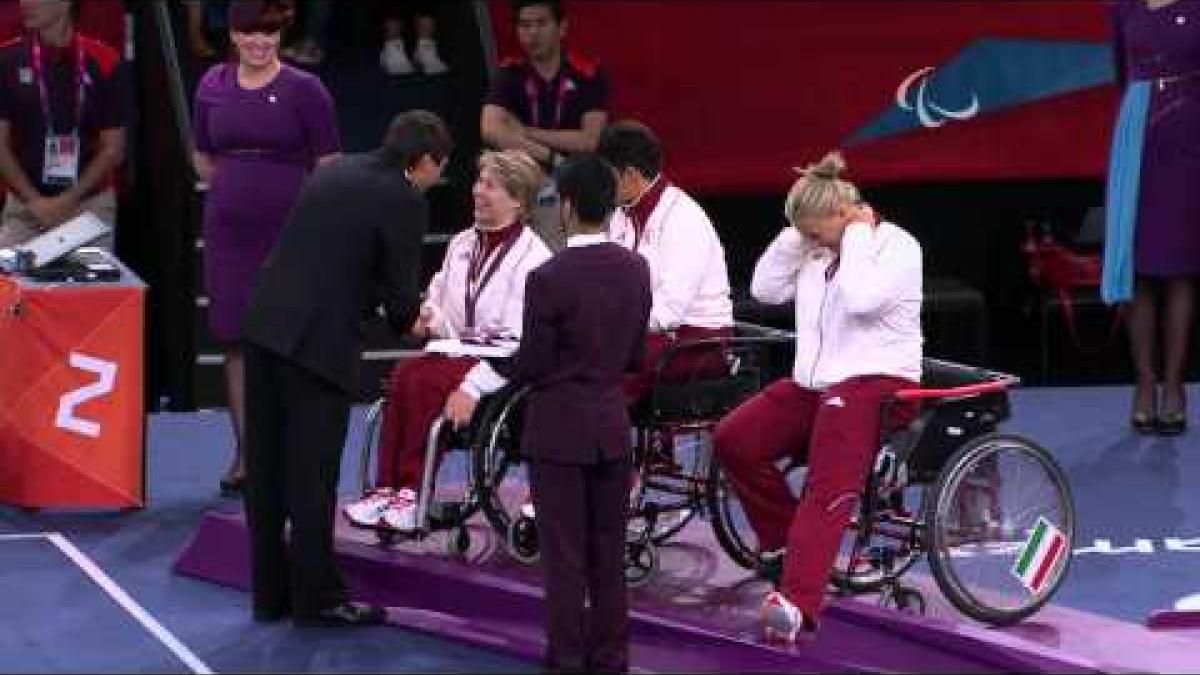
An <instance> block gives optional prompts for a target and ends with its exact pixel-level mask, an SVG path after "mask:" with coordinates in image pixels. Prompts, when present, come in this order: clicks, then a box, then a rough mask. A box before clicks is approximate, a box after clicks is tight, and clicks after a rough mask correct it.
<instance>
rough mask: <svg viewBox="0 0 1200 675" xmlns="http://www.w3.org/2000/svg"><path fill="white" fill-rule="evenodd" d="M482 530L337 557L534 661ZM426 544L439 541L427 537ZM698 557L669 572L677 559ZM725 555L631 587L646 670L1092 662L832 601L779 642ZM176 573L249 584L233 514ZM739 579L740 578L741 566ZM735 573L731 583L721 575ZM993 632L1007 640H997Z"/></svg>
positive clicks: (352, 574)
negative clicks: (449, 546)
mask: <svg viewBox="0 0 1200 675" xmlns="http://www.w3.org/2000/svg"><path fill="white" fill-rule="evenodd" d="M472 533H473V535H474V539H475V541H476V542H480V541H485V542H487V544H486V545H485V546H484V547H483V550H478V548H479V547H478V546H476V547H473V550H472V551H471V552H469V553H468V560H463V561H460V560H456V559H452V558H450V557H446V556H443V555H441V554H440V553H433V552H430V550H429V549H430V547H429V546H421V545H412V546H410V545H406V546H405V547H404V549H403V550H399V549H385V548H382V547H380V546H378V545H376V544H374V542H373V538H372V537H371V536H370V535H369V533H363V532H361V531H358V530H354V529H353V528H349V527H340V528H339V530H338V533H337V553H338V557H339V564H340V565H341V566H342V569H343V571H344V573H345V577H346V581H347V583H348V584H349V586H350V589H351V593H352V595H353V596H354V597H355V598H356V599H359V600H365V601H372V602H377V603H380V604H383V605H387V606H389V607H390V608H392V609H391V610H390V613H389V616H390V619H391V621H392V622H393V623H395V624H396V625H399V626H402V627H405V628H409V629H414V630H419V631H423V632H427V633H431V634H434V635H439V636H442V637H447V638H451V639H456V640H462V641H465V642H469V643H471V644H474V645H478V646H482V647H485V648H492V649H496V650H498V651H501V652H504V653H508V654H511V655H513V656H517V657H519V658H525V659H529V660H535V661H536V660H538V659H540V657H541V654H542V650H543V648H544V644H545V643H544V635H543V632H542V625H541V605H542V602H541V598H542V591H541V587H540V584H539V579H538V575H537V570H535V569H532V568H527V567H522V566H520V565H518V564H516V563H513V562H511V561H510V560H509V559H508V558H507V557H506V556H505V555H504V553H503V552H500V551H497V550H496V549H495V547H494V545H493V542H492V541H491V538H490V536H489V533H488V532H487V531H486V530H484V529H475V530H473V531H472ZM429 541H430V542H440V541H441V540H440V538H439V537H438V536H435V537H434V538H431V540H429ZM687 558H690V559H692V563H691V564H689V565H687V566H686V570H685V571H684V572H682V573H673V572H674V571H675V569H676V568H675V565H676V564H677V563H678V562H679V561H680V560H682V559H687ZM724 560H725V557H724V556H723V554H721V553H720V552H719V551H714V550H712V549H711V548H706V547H704V546H700V545H696V544H692V543H688V542H686V541H685V542H683V543H681V544H680V545H678V546H673V547H668V548H667V549H664V553H663V565H664V570H663V571H662V572H660V578H656V580H655V582H654V583H652V584H650V585H649V586H648V587H647V588H644V589H641V590H639V591H637V592H635V593H634V594H633V597H632V600H633V608H634V612H633V616H632V622H631V640H632V658H633V664H634V666H635V667H636V668H638V669H640V670H648V671H673V672H679V671H693V672H695V671H705V672H711V671H719V670H726V671H735V672H747V671H754V672H798V671H803V672H808V671H825V672H828V671H839V672H884V671H906V672H918V671H919V672H1013V671H1020V672H1058V673H1064V672H1068V673H1070V672H1097V671H1098V670H1099V668H1098V667H1096V666H1095V665H1094V664H1093V663H1092V662H1090V661H1088V660H1087V659H1083V658H1079V657H1076V656H1071V655H1068V654H1066V653H1062V652H1059V651H1056V650H1052V649H1049V648H1046V647H1044V646H1041V645H1037V644H1035V643H1032V642H1026V641H1023V640H1018V639H1015V638H1011V637H1008V638H1007V639H1005V636H997V635H996V634H994V633H991V632H989V631H984V630H981V629H973V628H970V627H967V626H964V625H961V624H955V623H953V622H951V621H946V620H942V619H936V618H935V619H921V618H917V617H908V616H903V615H901V614H899V613H896V612H891V611H885V610H882V609H879V608H877V607H874V606H871V605H868V604H865V603H860V602H854V601H836V602H835V603H834V604H833V605H832V606H831V607H830V610H829V612H828V613H827V615H826V620H825V621H824V623H823V625H822V631H821V633H820V635H819V636H817V638H816V640H815V641H814V642H812V643H810V644H807V645H804V646H799V647H795V648H790V649H781V648H777V647H772V646H768V645H764V644H761V643H760V642H759V641H758V640H757V634H758V623H757V612H756V609H757V605H758V601H759V600H760V599H761V597H762V591H763V588H762V585H761V584H758V583H755V582H746V581H745V580H737V575H736V573H735V572H733V571H732V570H730V568H729V565H728V564H727V563H725V562H724ZM175 571H176V572H177V573H179V574H184V575H188V576H192V577H197V578H200V579H204V580H207V581H211V582H214V583H218V584H222V585H226V586H230V587H233V588H239V589H243V590H245V589H247V588H248V584H249V556H248V549H247V537H246V532H245V525H244V522H243V520H242V518H241V516H240V514H232V513H210V514H208V515H207V516H206V517H205V518H204V520H203V521H202V523H201V525H200V528H199V530H198V531H197V533H196V536H195V537H194V538H193V540H192V541H191V543H190V544H189V545H188V546H187V548H186V549H185V550H184V551H183V553H182V554H181V556H180V557H179V559H178V561H177V562H176V565H175ZM743 576H744V575H743ZM727 580H733V582H732V583H725V582H726V581H727ZM997 637H999V638H1001V639H997Z"/></svg>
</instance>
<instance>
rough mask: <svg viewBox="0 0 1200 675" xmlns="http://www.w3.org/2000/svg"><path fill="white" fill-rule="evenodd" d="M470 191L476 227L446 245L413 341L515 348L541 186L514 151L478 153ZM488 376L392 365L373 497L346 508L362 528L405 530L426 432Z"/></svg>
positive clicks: (437, 366)
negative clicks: (451, 399) (469, 385)
mask: <svg viewBox="0 0 1200 675" xmlns="http://www.w3.org/2000/svg"><path fill="white" fill-rule="evenodd" d="M479 165H480V171H479V179H478V180H477V181H476V183H475V187H474V190H473V197H474V202H475V224H474V226H473V227H471V228H470V229H467V230H464V231H462V232H460V233H458V234H457V235H455V237H454V238H453V239H451V240H450V244H449V246H448V247H447V248H446V257H445V259H444V261H443V262H442V267H441V269H440V270H438V272H437V273H436V274H435V275H434V276H433V279H432V281H430V284H429V289H428V292H427V294H426V300H425V303H424V304H423V305H422V309H421V316H420V318H419V319H418V320H417V322H416V325H414V326H413V333H414V334H415V335H416V336H417V337H419V338H461V337H465V336H467V335H469V334H479V333H489V334H492V335H504V336H507V337H512V338H520V335H521V328H522V315H523V312H524V306H525V279H526V277H527V276H528V275H529V272H530V271H531V270H533V269H534V268H536V267H538V266H539V265H541V264H542V263H544V262H546V261H547V260H549V259H550V249H548V248H546V245H545V244H544V243H543V242H542V239H541V237H539V236H538V235H537V234H536V233H535V232H534V231H533V229H531V228H530V227H528V226H527V225H526V221H527V219H528V217H529V214H530V213H531V212H532V208H533V200H534V195H535V194H536V191H537V188H538V186H539V185H540V183H541V180H542V176H541V170H540V169H539V168H538V166H537V163H536V162H534V160H533V159H531V158H530V157H529V156H528V155H526V154H525V153H524V152H523V151H520V150H505V151H502V152H488V153H484V155H483V157H482V158H481V159H480V161H479ZM481 370H487V371H489V372H490V371H491V369H490V367H488V366H487V364H486V363H484V362H482V361H480V360H479V359H475V358H470V357H455V356H443V355H439V354H427V355H424V356H421V357H419V358H414V359H407V360H405V361H401V362H400V363H399V364H398V365H397V366H396V367H395V368H393V369H392V372H391V375H390V376H389V377H388V385H387V391H388V393H387V405H386V407H385V408H384V413H383V426H382V429H381V430H380V434H379V449H378V465H379V468H378V471H377V475H376V487H377V489H376V490H375V491H374V492H372V493H370V494H368V495H366V496H364V497H363V498H362V499H360V500H358V501H356V502H354V503H352V504H350V505H348V506H347V507H346V508H345V513H346V516H347V517H348V518H349V519H350V521H351V522H353V523H355V524H357V525H361V526H365V527H390V528H393V529H397V530H408V529H412V528H413V527H414V526H415V525H416V522H415V521H416V517H415V516H416V508H415V507H416V499H417V492H416V489H417V487H418V486H419V484H420V481H421V476H422V475H423V470H424V466H425V441H426V438H427V435H428V433H429V427H430V425H432V424H433V421H434V420H435V419H436V418H437V416H438V415H439V414H440V413H441V411H442V407H443V406H444V405H445V402H446V398H447V397H448V396H449V395H450V394H451V393H452V392H454V391H456V390H457V389H458V388H459V387H460V385H462V384H463V383H464V382H465V381H466V380H467V379H468V378H470V377H473V376H474V375H473V373H477V372H479V371H481Z"/></svg>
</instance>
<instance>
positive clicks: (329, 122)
mask: <svg viewBox="0 0 1200 675" xmlns="http://www.w3.org/2000/svg"><path fill="white" fill-rule="evenodd" d="M290 19H291V12H290V7H289V6H288V5H287V4H285V3H283V2H280V1H278V0H276V1H271V0H235V2H233V3H232V4H231V5H230V8H229V26H230V37H231V39H232V43H233V47H234V50H235V52H236V55H237V59H236V61H230V62H228V63H221V64H217V65H216V66H213V68H212V69H210V70H209V71H208V73H206V74H205V75H204V78H203V79H202V80H201V82H200V84H199V86H198V87H197V90H196V101H195V115H194V120H193V127H194V130H195V143H196V148H195V150H196V152H195V163H196V170H197V173H199V175H200V177H201V179H202V180H204V181H206V182H207V183H208V197H207V200H206V203H205V208H204V286H205V290H206V292H207V295H208V301H209V304H208V326H209V331H210V332H211V333H212V335H213V337H214V338H215V339H216V340H218V341H219V342H220V343H221V344H222V345H223V349H224V352H225V382H226V392H227V395H228V399H229V412H230V418H231V421H232V423H233V430H234V435H235V438H236V442H237V445H236V448H235V454H234V457H233V461H232V462H231V464H230V467H229V470H228V471H227V472H226V474H225V476H224V478H223V479H222V480H221V487H222V489H223V490H224V491H227V492H228V491H237V490H239V489H240V488H241V486H242V483H243V480H244V476H245V464H244V461H243V456H242V447H243V439H244V425H243V411H244V409H245V407H244V406H245V400H244V385H243V375H242V372H243V370H242V354H241V351H240V349H239V347H238V346H237V345H238V340H239V337H240V336H239V334H240V332H241V318H242V312H243V310H244V309H245V306H246V302H247V299H248V298H249V294H250V291H251V289H252V288H253V286H254V283H255V280H256V277H257V275H258V271H259V268H260V267H261V266H262V263H263V261H264V259H265V258H266V256H267V254H268V253H269V252H270V251H271V249H272V247H273V246H274V245H275V241H276V239H277V238H278V235H279V230H280V228H281V227H282V226H283V223H284V219H285V218H286V217H287V215H288V211H289V210H290V209H291V208H292V204H293V203H294V202H295V201H296V198H297V196H298V195H299V193H300V188H301V186H302V185H303V183H304V181H305V178H306V177H307V176H308V174H309V173H310V172H311V171H312V169H313V168H314V167H315V166H316V165H317V164H320V163H322V162H324V161H326V160H328V159H329V158H331V157H333V156H334V155H335V154H336V153H337V152H338V149H339V143H338V132H337V124H336V120H335V117H334V110H333V101H332V98H331V97H330V95H329V92H328V91H327V90H326V89H325V87H324V86H323V85H322V84H321V82H320V80H318V79H317V78H316V77H315V76H313V75H310V74H308V73H305V72H304V71H301V70H297V69H295V68H292V67H290V66H286V65H283V64H282V63H281V62H280V60H279V42H280V37H281V32H282V31H283V29H284V28H285V27H286V26H287V25H288V23H289V22H290Z"/></svg>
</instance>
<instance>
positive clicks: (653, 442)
mask: <svg viewBox="0 0 1200 675" xmlns="http://www.w3.org/2000/svg"><path fill="white" fill-rule="evenodd" d="M791 341H792V338H791V337H790V333H785V332H783V331H776V330H774V329H770V328H764V327H760V326H755V325H753V324H738V326H737V327H736V332H735V335H734V336H733V337H729V338H707V339H703V340H691V341H682V342H678V343H676V344H674V345H672V346H671V347H669V348H668V349H667V350H665V351H664V352H663V353H662V354H661V355H660V357H659V359H658V361H657V362H656V364H655V368H654V371H653V373H652V379H651V384H650V388H649V392H648V393H647V394H646V395H645V396H644V397H643V398H642V400H641V401H640V402H639V404H637V405H636V406H635V407H634V408H633V409H632V410H631V421H632V424H633V428H632V429H631V431H630V433H631V436H632V439H633V447H634V461H633V471H634V476H633V480H632V487H631V490H630V496H629V504H628V510H627V521H628V525H627V528H626V543H625V545H626V551H625V553H626V556H625V579H626V582H627V583H628V584H629V585H630V586H632V587H638V586H642V585H644V584H646V583H648V582H649V581H650V580H651V579H652V578H653V576H654V573H655V572H656V571H657V569H658V563H659V554H658V549H659V547H660V546H662V545H663V544H664V543H666V542H667V541H669V540H670V539H671V538H672V537H674V536H675V535H676V534H678V533H679V532H680V531H681V530H683V528H684V527H686V526H687V525H688V523H689V522H691V521H692V519H693V518H695V517H696V516H697V515H698V514H702V513H704V512H705V511H706V510H707V508H708V504H709V494H710V492H711V490H712V486H713V485H714V483H713V469H712V466H713V461H712V449H711V448H712V445H711V439H710V436H711V433H712V431H713V429H715V427H716V425H717V423H718V422H719V421H720V419H721V418H722V417H723V416H724V415H725V414H726V413H727V412H729V411H730V410H732V409H733V408H734V407H736V406H737V405H738V404H739V403H741V402H742V401H743V400H745V399H746V398H748V397H750V396H752V395H753V394H754V393H756V392H757V391H758V390H759V389H761V387H762V385H763V382H764V380H765V378H766V377H768V375H769V374H770V373H771V372H774V371H775V370H776V369H777V368H778V365H779V364H772V362H771V360H770V357H771V354H770V352H769V351H768V350H767V349H766V348H767V347H769V346H773V345H778V344H781V343H783V344H787V345H790V344H791ZM697 354H700V355H702V356H703V359H702V360H703V362H705V365H704V367H699V368H691V369H688V370H687V371H686V373H685V374H683V375H679V374H678V373H675V372H673V370H674V368H673V366H675V365H677V364H679V363H680V362H681V361H682V360H683V359H685V358H688V357H694V356H695V355H697ZM693 360H694V359H693ZM526 395H527V391H525V390H522V391H517V392H510V394H509V395H508V396H502V397H497V398H496V399H495V400H494V402H493V405H492V406H491V407H490V409H489V410H487V411H485V412H484V413H483V415H482V419H484V420H486V422H485V424H484V425H483V426H482V427H481V428H480V429H479V430H478V432H477V433H476V435H475V437H474V440H473V441H472V446H473V458H474V462H475V469H474V471H473V475H474V476H475V479H476V487H477V488H478V489H479V490H480V494H481V502H482V509H483V512H484V514H485V515H486V517H487V518H488V520H489V521H490V523H491V525H492V527H493V528H494V530H495V531H496V532H497V533H498V534H499V535H500V536H502V537H504V538H505V541H506V545H507V549H508V551H509V553H510V554H511V555H512V556H513V557H514V558H516V559H517V560H519V561H521V562H524V563H533V562H535V561H536V560H537V559H538V544H537V531H536V525H535V521H534V515H533V514H531V513H527V512H525V513H523V512H522V511H523V509H524V508H525V507H524V504H525V496H526V493H525V490H524V486H525V485H527V476H524V475H523V471H522V468H523V465H524V462H525V460H524V458H523V457H522V456H521V454H520V450H519V447H518V445H519V440H520V434H521V429H520V424H521V409H522V406H523V403H524V400H525V396H526Z"/></svg>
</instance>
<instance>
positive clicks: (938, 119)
mask: <svg viewBox="0 0 1200 675" xmlns="http://www.w3.org/2000/svg"><path fill="white" fill-rule="evenodd" d="M936 70H937V69H936V68H934V67H933V66H926V67H924V68H919V69H917V70H915V71H913V72H912V73H911V74H909V75H908V76H907V77H905V78H904V80H902V81H901V82H900V86H899V87H896V106H897V107H899V108H900V109H901V110H905V111H909V112H912V113H913V114H915V115H916V116H917V119H918V120H919V121H920V122H921V126H923V127H925V128H927V129H933V128H936V127H940V126H942V125H943V124H945V123H946V122H947V121H948V120H955V121H962V120H969V119H971V118H972V117H974V116H976V115H978V114H979V95H978V94H976V93H975V92H973V91H972V92H971V96H970V101H969V102H967V103H966V104H965V105H962V106H960V107H957V108H953V107H949V105H950V104H947V103H945V102H944V101H941V100H940V99H938V98H935V96H934V92H933V82H932V80H933V75H934V73H935V72H936Z"/></svg>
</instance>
